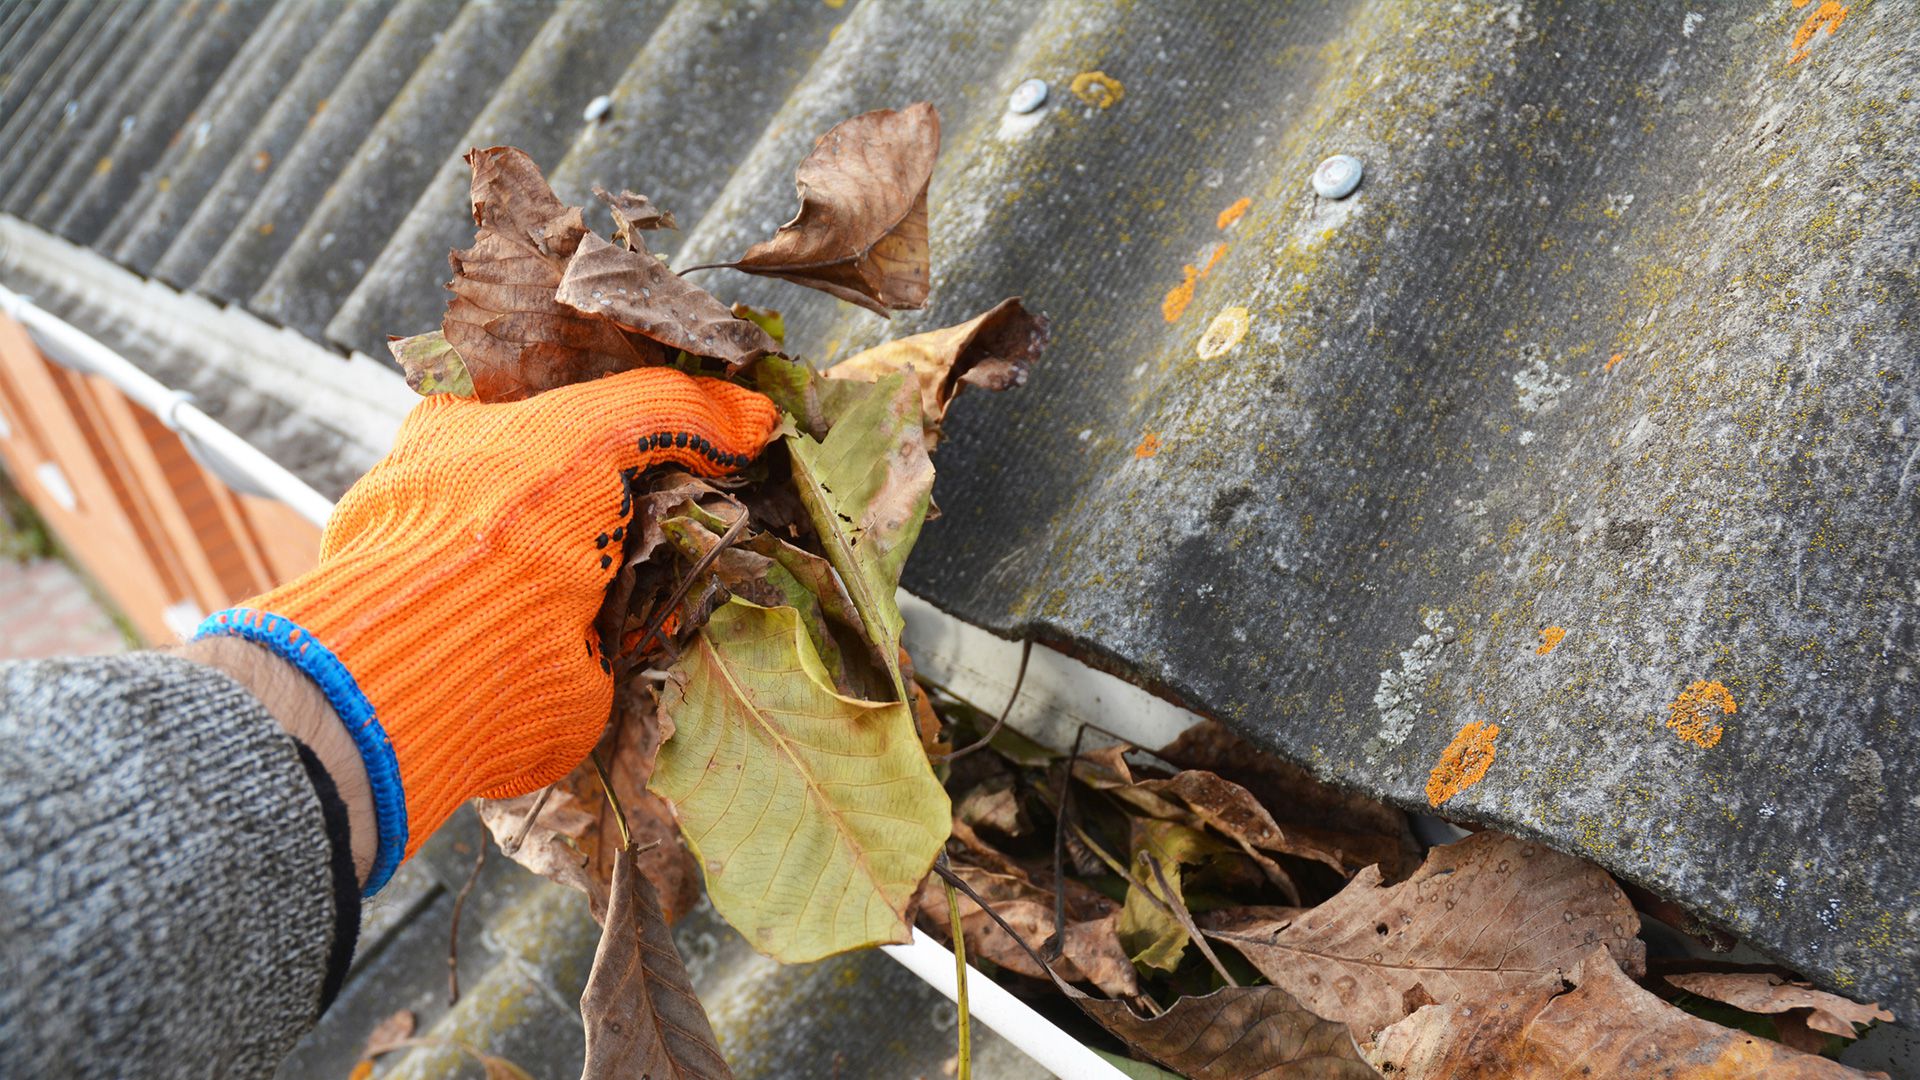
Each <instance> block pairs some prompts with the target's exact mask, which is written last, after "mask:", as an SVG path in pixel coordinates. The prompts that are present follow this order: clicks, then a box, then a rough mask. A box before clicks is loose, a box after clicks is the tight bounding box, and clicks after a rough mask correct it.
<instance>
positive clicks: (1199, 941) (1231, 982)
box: [1145, 852, 1240, 986]
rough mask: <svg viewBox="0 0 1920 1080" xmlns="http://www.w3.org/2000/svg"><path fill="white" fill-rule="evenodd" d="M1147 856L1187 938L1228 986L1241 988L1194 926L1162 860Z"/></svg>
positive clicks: (1170, 907) (1155, 876)
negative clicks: (1161, 865)
mask: <svg viewBox="0 0 1920 1080" xmlns="http://www.w3.org/2000/svg"><path fill="white" fill-rule="evenodd" d="M1145 854H1146V858H1147V866H1148V867H1149V868H1150V869H1152V870H1153V879H1154V880H1155V881H1158V882H1159V883H1160V892H1161V895H1162V896H1164V897H1165V898H1166V901H1167V904H1168V907H1169V909H1170V910H1171V911H1172V912H1173V917H1174V918H1175V919H1177V920H1179V922H1180V928H1181V929H1182V930H1185V931H1186V932H1187V937H1189V938H1191V939H1193V943H1194V944H1195V945H1198V946H1200V955H1202V956H1204V957H1206V958H1207V963H1209V964H1212V965H1213V970H1215V971H1217V972H1219V973H1220V977H1221V978H1223V979H1225V980H1227V985H1228V986H1239V985H1240V983H1239V982H1238V981H1237V980H1236V979H1234V977H1233V976H1232V975H1231V974H1229V973H1228V972H1227V969H1226V965H1224V964H1222V963H1221V962H1220V958H1219V957H1218V956H1215V955H1214V954H1213V946H1211V945H1209V944H1207V939H1206V936H1205V935H1204V934H1202V933H1200V928H1199V927H1198V926H1195V925H1194V924H1193V913H1192V912H1190V911H1188V910H1187V905H1186V904H1184V903H1182V902H1181V900H1180V898H1179V897H1178V896H1176V895H1174V892H1173V886H1172V885H1169V884H1167V875H1166V871H1164V870H1161V869H1160V860H1159V859H1156V858H1154V857H1153V853H1152V852H1146V853H1145Z"/></svg>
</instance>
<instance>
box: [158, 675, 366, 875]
mask: <svg viewBox="0 0 1920 1080" xmlns="http://www.w3.org/2000/svg"><path fill="white" fill-rule="evenodd" d="M170 651H172V652H174V653H176V654H177V655H179V656H182V657H185V658H186V659H188V660H191V661H194V662H195V663H199V664H204V665H206V666H208V667H211V668H214V669H216V670H218V671H221V672H224V673H225V674H227V675H228V676H229V677H231V678H232V679H233V680H234V681H235V682H237V683H239V684H240V685H241V686H242V687H244V688H246V690H247V691H248V692H249V693H251V694H252V695H253V696H254V697H255V698H256V699H257V700H258V701H259V702H260V704H261V707H262V708H264V709H266V711H267V713H268V715H270V716H272V717H273V719H274V721H275V722H276V723H278V724H279V725H280V727H281V729H282V730H284V731H285V732H286V733H287V734H288V735H291V736H292V737H293V738H295V739H297V740H299V741H300V742H301V743H303V744H304V745H305V746H306V747H307V748H308V749H309V750H311V751H312V752H313V755H314V757H316V758H318V759H319V761H320V764H321V766H322V767H323V768H324V769H326V771H327V775H328V776H329V777H331V778H332V780H333V784H334V788H335V790H336V792H337V793H338V795H339V797H340V801H341V802H342V804H344V806H345V807H346V811H347V828H348V836H349V837H350V842H351V846H352V849H353V851H352V854H353V868H354V874H355V876H356V878H357V879H358V881H359V882H360V883H361V884H362V885H364V884H366V882H367V879H368V877H369V875H370V874H371V872H372V870H373V865H374V859H375V854H376V852H377V850H378V847H379V828H378V824H377V814H376V812H375V809H374V800H373V791H372V788H371V786H370V785H369V783H368V781H367V769H366V764H365V762H364V761H363V760H362V758H361V755H360V751H359V749H358V748H357V747H356V746H355V745H354V741H353V738H352V736H351V735H349V734H348V732H347V729H346V727H345V725H343V724H342V723H341V721H340V717H339V715H338V714H337V713H336V712H335V711H334V709H333V706H332V705H331V704H329V703H328V701H327V697H326V695H325V694H324V693H322V692H321V690H320V687H319V686H318V685H316V684H315V683H314V681H313V680H312V679H311V678H308V677H307V675H306V674H305V673H303V672H301V671H300V670H299V669H298V668H296V667H294V666H293V665H292V664H289V663H288V662H287V661H285V660H282V659H281V658H280V657H278V656H275V655H274V654H273V653H272V652H271V651H270V650H268V649H266V648H264V647H262V646H260V645H257V644H254V643H253V642H251V641H247V640H245V639H243V638H238V637H202V638H198V639H196V640H193V641H190V642H187V643H186V644H184V645H178V646H175V647H173V648H172V649H171V650H170Z"/></svg>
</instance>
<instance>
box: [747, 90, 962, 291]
mask: <svg viewBox="0 0 1920 1080" xmlns="http://www.w3.org/2000/svg"><path fill="white" fill-rule="evenodd" d="M939 155H940V114H939V113H938V112H937V111H936V110H935V109H934V107H933V105H932V104H931V103H929V102H925V101H922V102H918V103H915V104H913V105H909V106H907V107H906V108H904V109H901V110H899V111H898V112H896V111H894V110H892V109H879V110H876V111H874V112H869V113H861V114H860V115H859V116H856V117H853V118H852V119H850V120H843V121H841V122H840V123H838V124H836V125H834V127H833V129H832V130H830V131H828V132H827V133H826V134H825V135H822V136H820V139H819V141H818V142H816V143H814V146H813V152H812V153H810V154H808V155H807V158H806V160H805V161H802V162H801V163H800V167H799V168H797V169H795V170H794V176H793V182H794V187H796V188H798V189H799V192H800V212H799V213H797V214H795V215H794V218H793V220H792V221H789V222H787V223H786V224H785V225H782V226H780V231H779V232H776V233H774V235H773V236H772V237H771V238H769V239H766V240H762V241H761V242H759V243H758V244H755V245H753V246H752V247H750V248H748V249H747V253H746V254H745V255H742V256H741V257H740V258H739V260H738V261H737V262H732V263H728V264H726V265H728V266H731V267H733V268H734V269H736V270H743V271H745V272H747V273H749V274H765V275H769V276H771V277H778V278H784V279H786V280H788V281H791V282H794V283H795V284H798V285H805V286H807V287H808V288H813V289H819V290H821V291H823V292H828V293H832V294H833V295H835V296H837V297H839V298H840V299H842V300H846V301H848V302H850V303H855V304H859V305H860V306H861V307H864V308H867V309H868V310H871V311H874V312H877V313H879V314H881V315H885V314H887V309H888V308H917V307H922V306H925V304H926V302H927V290H928V287H929V283H930V278H931V274H930V270H929V262H928V258H927V185H928V183H929V182H930V181H931V180H932V178H933V162H934V159H935V158H937V157H938V156H939Z"/></svg>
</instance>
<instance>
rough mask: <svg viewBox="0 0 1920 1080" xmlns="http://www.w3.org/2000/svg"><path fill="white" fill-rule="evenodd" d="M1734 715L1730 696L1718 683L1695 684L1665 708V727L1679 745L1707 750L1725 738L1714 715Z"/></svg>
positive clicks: (1734, 708)
mask: <svg viewBox="0 0 1920 1080" xmlns="http://www.w3.org/2000/svg"><path fill="white" fill-rule="evenodd" d="M1736 711H1738V710H1737V708H1736V707H1735V705H1734V703H1733V694H1732V692H1730V691H1729V690H1728V689H1727V688H1726V687H1725V686H1723V685H1721V684H1720V683H1719V681H1717V680H1716V681H1713V682H1707V681H1704V680H1696V681H1694V682H1692V683H1689V684H1688V685H1687V688H1686V689H1685V690H1682V691H1681V692H1680V696H1679V697H1677V698H1674V699H1673V701H1672V703H1670V704H1669V705H1668V706H1667V726H1668V727H1670V728H1672V729H1673V733H1674V734H1675V735H1678V736H1679V737H1680V741H1681V742H1690V743H1692V744H1693V745H1695V746H1698V747H1701V748H1703V749H1708V748H1711V747H1713V746H1715V745H1716V744H1718V743H1719V742H1720V736H1722V735H1724V734H1726V728H1724V727H1722V726H1721V725H1720V724H1719V723H1717V722H1715V720H1714V715H1715V713H1718V714H1720V715H1722V716H1732V715H1733V714H1734V713H1735V712H1736Z"/></svg>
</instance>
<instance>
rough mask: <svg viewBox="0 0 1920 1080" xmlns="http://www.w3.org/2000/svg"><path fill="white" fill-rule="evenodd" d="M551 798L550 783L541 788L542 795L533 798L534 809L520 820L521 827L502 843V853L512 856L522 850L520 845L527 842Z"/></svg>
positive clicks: (551, 787) (551, 789)
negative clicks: (535, 823)
mask: <svg viewBox="0 0 1920 1080" xmlns="http://www.w3.org/2000/svg"><path fill="white" fill-rule="evenodd" d="M551 798H553V785H552V784H548V785H547V786H546V787H543V788H541V789H540V797H539V798H537V799H535V800H533V809H531V810H528V811H527V816H526V819H525V820H523V821H521V822H520V827H519V828H518V829H515V830H514V831H513V835H512V836H510V837H508V838H507V842H506V843H505V844H503V845H501V847H500V854H502V855H506V856H509V857H511V856H512V855H513V854H514V853H515V852H517V851H519V850H520V845H522V844H524V843H526V842H527V835H528V834H529V833H531V832H533V823H534V822H536V821H538V820H540V811H542V810H545V809H546V808H547V800H548V799H551Z"/></svg>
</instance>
